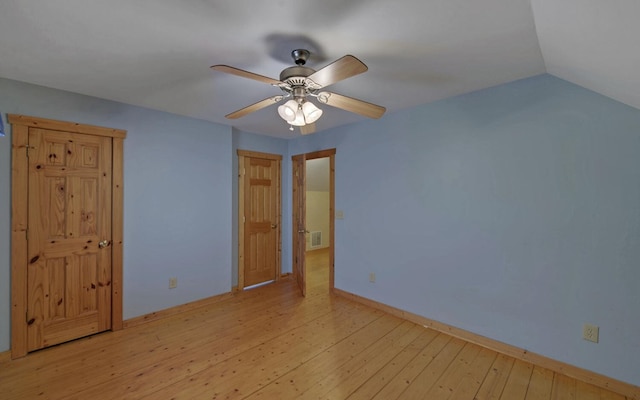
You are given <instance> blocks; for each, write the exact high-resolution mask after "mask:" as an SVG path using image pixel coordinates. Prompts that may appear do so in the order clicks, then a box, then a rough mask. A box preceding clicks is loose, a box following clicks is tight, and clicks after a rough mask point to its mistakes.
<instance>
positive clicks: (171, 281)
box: [169, 278, 178, 289]
mask: <svg viewBox="0 0 640 400" xmlns="http://www.w3.org/2000/svg"><path fill="white" fill-rule="evenodd" d="M177 287H178V278H169V289H175V288H177Z"/></svg>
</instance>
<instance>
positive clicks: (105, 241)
mask: <svg viewBox="0 0 640 400" xmlns="http://www.w3.org/2000/svg"><path fill="white" fill-rule="evenodd" d="M107 246H109V241H108V240H102V241H100V242H98V247H100V248H101V249H104V248H105V247H107Z"/></svg>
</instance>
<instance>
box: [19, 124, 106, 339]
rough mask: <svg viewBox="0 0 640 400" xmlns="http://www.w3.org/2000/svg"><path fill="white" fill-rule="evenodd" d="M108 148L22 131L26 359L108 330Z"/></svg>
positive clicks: (86, 139) (74, 137) (80, 138)
mask: <svg viewBox="0 0 640 400" xmlns="http://www.w3.org/2000/svg"><path fill="white" fill-rule="evenodd" d="M111 146H112V142H111V138H110V137H103V136H93V135H84V134H78V133H71V132H60V131H50V130H46V129H38V128H29V155H28V156H29V183H28V189H29V191H28V210H29V211H28V231H27V232H28V234H27V256H28V266H27V316H26V318H27V350H28V351H32V350H37V349H40V348H43V347H46V346H50V345H54V344H57V343H61V342H65V341H68V340H71V339H76V338H79V337H82V336H86V335H90V334H93V333H96V332H100V331H104V330H107V329H110V328H111V282H112V270H111V251H110V245H111V242H110V240H111V212H112V207H111V190H112V187H111V185H112V175H111V173H112V168H111V167H112V164H111V163H112V147H111Z"/></svg>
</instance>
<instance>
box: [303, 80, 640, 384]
mask: <svg viewBox="0 0 640 400" xmlns="http://www.w3.org/2000/svg"><path fill="white" fill-rule="evenodd" d="M329 147H336V148H337V153H336V209H338V210H343V211H344V219H343V220H337V221H336V259H335V268H336V276H335V279H336V280H335V282H336V287H338V288H340V289H343V290H346V291H348V292H352V293H356V294H358V295H361V296H364V297H368V298H371V299H374V300H376V301H379V302H382V303H386V304H389V305H392V306H395V307H398V308H401V309H405V310H408V311H410V312H413V313H416V314H419V315H422V316H425V317H428V318H431V319H434V320H437V321H441V322H444V323H447V324H450V325H453V326H456V327H460V328H463V329H466V330H468V331H471V332H474V333H477V334H480V335H484V336H487V337H490V338H493V339H497V340H500V341H503V342H506V343H509V344H511V345H515V346H518V347H522V348H526V349H529V350H530V351H533V352H536V353H539V354H542V355H545V356H548V357H551V358H554V359H557V360H560V361H564V362H568V363H570V364H573V365H577V366H580V367H582V368H586V369H589V370H592V371H595V372H598V373H602V374H605V375H608V376H611V377H614V378H617V379H620V380H623V381H627V382H630V383H633V384H636V385H637V384H640V342H639V341H638V339H637V335H636V334H637V332H640V318H638V312H639V310H640V290H639V286H638V282H640V111H639V110H637V109H633V108H630V107H627V106H625V105H623V104H620V103H618V102H615V101H613V100H610V99H608V98H606V97H603V96H600V95H598V94H595V93H593V92H590V91H588V90H585V89H583V88H580V87H577V86H575V85H572V84H570V83H567V82H565V81H562V80H560V79H556V78H554V77H552V76H549V75H542V76H538V77H534V78H530V79H526V80H522V81H518V82H514V83H511V84H507V85H502V86H498V87H494V88H490V89H487V90H483V91H479V92H475V93H472V94H469V95H464V96H460V97H457V98H453V99H450V100H446V101H441V102H437V103H434V104H430V105H425V106H421V107H417V108H414V109H411V110H408V111H403V112H398V113H395V114H390V115H387V116H385V117H383V119H381V120H380V121H367V122H364V123H359V124H354V125H350V126H348V127H343V128H341V129H336V130H333V131H329V132H325V133H322V134H319V135H314V136H310V137H303V138H300V139H297V140H295V141H292V142H291V143H290V153H291V154H296V153H304V152H306V151H313V150H317V149H319V148H329ZM369 272H375V274H376V277H377V281H376V282H375V283H370V282H369V280H368V277H369ZM585 322H587V323H591V324H597V325H599V326H600V343H599V344H594V343H590V342H586V341H584V340H582V338H581V335H582V324H583V323H585Z"/></svg>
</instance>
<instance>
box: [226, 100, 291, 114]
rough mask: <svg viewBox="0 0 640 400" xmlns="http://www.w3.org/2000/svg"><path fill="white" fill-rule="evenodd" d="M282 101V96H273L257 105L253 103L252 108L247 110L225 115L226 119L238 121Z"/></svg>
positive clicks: (246, 108) (248, 107)
mask: <svg viewBox="0 0 640 400" xmlns="http://www.w3.org/2000/svg"><path fill="white" fill-rule="evenodd" d="M280 100H282V96H271V97H268V98H266V99H264V100H260V101H259V102H257V103H253V104H251V105H250V106H247V107H245V108H241V109H239V110H238V111H234V112H232V113H231V114H227V115H225V117H226V118H229V119H237V118H240V117H244V116H245V115H247V114H251V113H252V112H254V111H258V110H261V109H263V108H265V107H269V106H270V105H272V104H276V103H277V102H279V101H280Z"/></svg>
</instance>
